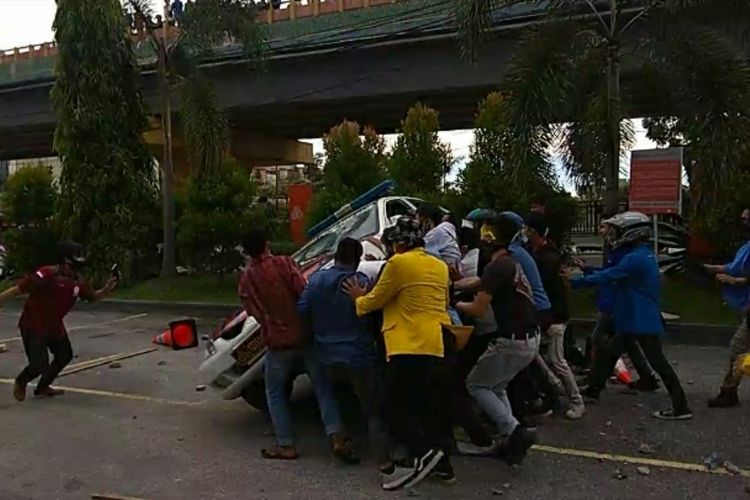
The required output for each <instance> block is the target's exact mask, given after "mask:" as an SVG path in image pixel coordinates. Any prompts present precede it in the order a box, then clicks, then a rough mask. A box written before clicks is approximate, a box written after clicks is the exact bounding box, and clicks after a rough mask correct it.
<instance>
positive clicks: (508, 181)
mask: <svg viewBox="0 0 750 500" xmlns="http://www.w3.org/2000/svg"><path fill="white" fill-rule="evenodd" d="M505 109H506V108H505V97H504V96H503V95H502V94H501V93H499V92H495V93H492V94H490V95H489V96H487V98H486V99H485V100H484V101H483V102H482V103H481V105H480V107H479V113H478V114H477V120H476V130H475V139H474V145H473V147H472V150H471V158H470V161H469V163H468V164H467V165H466V167H465V168H464V169H463V170H462V171H461V172H460V173H459V175H458V182H457V191H458V192H457V193H455V192H454V193H450V194H449V196H448V199H447V203H448V205H450V208H451V210H453V211H455V212H456V213H467V212H468V211H470V210H472V209H474V208H478V207H479V208H491V209H495V210H500V211H503V210H512V211H515V212H518V213H520V214H523V213H525V212H527V211H528V210H529V208H530V206H531V202H532V201H533V199H534V198H538V197H543V198H544V199H545V200H546V202H547V207H548V210H547V213H548V215H549V217H550V225H551V226H553V228H554V230H555V234H554V235H552V236H553V237H555V238H556V240H557V241H562V239H563V236H564V234H566V233H567V232H568V231H569V230H570V229H571V228H572V227H573V225H574V224H575V215H576V205H575V202H574V200H573V199H572V197H571V196H570V195H569V194H568V193H566V192H565V190H564V189H562V187H561V186H560V185H559V183H558V180H557V175H556V173H555V167H554V165H553V163H552V161H551V158H550V157H549V154H548V153H547V151H545V150H540V149H537V150H531V151H528V152H526V153H525V154H524V157H523V163H521V165H525V166H526V168H519V164H518V163H513V162H511V161H508V160H507V159H506V158H509V157H512V154H513V153H512V152H511V150H512V149H514V148H515V146H514V144H513V141H512V136H511V132H510V131H509V127H508V126H507V124H506V122H505V119H504V116H503V112H504V111H505Z"/></svg>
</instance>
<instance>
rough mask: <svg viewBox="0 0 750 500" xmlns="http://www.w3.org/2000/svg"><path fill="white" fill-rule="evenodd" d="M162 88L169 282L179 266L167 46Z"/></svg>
mask: <svg viewBox="0 0 750 500" xmlns="http://www.w3.org/2000/svg"><path fill="white" fill-rule="evenodd" d="M159 87H160V92H161V125H162V126H161V130H162V142H163V143H164V154H163V156H162V164H161V169H162V176H161V197H162V216H163V222H162V224H163V227H164V235H163V245H162V261H161V277H162V278H169V277H172V276H175V275H176V274H177V264H176V259H175V253H176V249H175V222H174V217H175V214H174V165H173V164H172V103H171V101H170V96H169V79H168V77H167V55H166V46H165V45H163V46H161V47H159Z"/></svg>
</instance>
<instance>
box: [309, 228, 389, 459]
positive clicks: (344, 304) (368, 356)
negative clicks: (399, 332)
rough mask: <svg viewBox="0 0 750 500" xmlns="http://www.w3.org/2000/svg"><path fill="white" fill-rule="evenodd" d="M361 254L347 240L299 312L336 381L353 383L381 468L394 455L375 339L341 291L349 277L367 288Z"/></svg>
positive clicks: (311, 285) (314, 277) (312, 283)
mask: <svg viewBox="0 0 750 500" xmlns="http://www.w3.org/2000/svg"><path fill="white" fill-rule="evenodd" d="M362 253H363V249H362V244H361V243H360V242H359V241H357V240H355V239H353V238H344V239H342V240H341V241H340V242H339V245H338V248H337V249H336V255H335V258H334V260H335V262H334V265H333V267H330V268H328V269H322V270H320V271H318V272H316V273H315V274H313V275H312V276H311V277H310V280H309V282H308V284H307V286H306V287H305V290H304V291H303V292H302V295H301V296H300V299H299V302H298V303H297V310H298V311H299V314H300V317H301V318H302V320H303V321H304V322H305V323H306V324H307V325H308V326H309V327H310V330H311V331H312V338H313V343H314V345H315V348H316V350H317V352H318V355H319V358H320V362H321V364H322V365H323V369H324V371H325V373H326V375H327V377H328V379H329V381H330V382H331V383H333V384H335V385H340V384H347V385H350V386H351V387H352V389H353V390H354V392H355V394H356V395H357V398H358V399H359V403H360V406H361V407H362V412H363V414H364V415H365V416H366V417H367V419H368V424H369V429H370V437H371V440H372V445H373V448H374V449H375V453H376V455H377V459H378V462H379V464H380V466H381V468H387V467H388V466H389V465H390V460H389V458H390V457H389V453H388V452H389V450H388V443H387V429H386V427H385V425H384V423H383V421H382V419H381V417H380V411H379V398H378V390H377V388H378V383H377V376H376V373H377V371H376V367H375V356H376V345H375V338H374V336H373V334H372V333H371V329H369V328H368V325H367V319H362V318H359V317H358V316H357V313H356V310H355V307H354V302H353V301H352V299H351V298H350V297H349V296H348V295H347V294H346V293H344V291H343V290H342V285H343V284H344V283H345V282H346V281H347V280H349V279H350V278H355V279H356V280H357V281H358V282H359V284H360V286H362V287H368V285H369V280H368V278H367V276H365V275H364V274H363V273H360V272H358V271H357V269H358V267H359V264H360V261H361V259H362Z"/></svg>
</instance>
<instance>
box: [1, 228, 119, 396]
mask: <svg viewBox="0 0 750 500" xmlns="http://www.w3.org/2000/svg"><path fill="white" fill-rule="evenodd" d="M85 262H86V259H85V257H84V249H83V246H81V245H79V244H78V243H73V242H70V241H69V242H63V243H60V245H59V247H58V263H57V265H54V266H45V267H41V268H39V269H38V270H37V271H36V272H34V273H31V274H29V275H27V276H25V277H24V278H22V279H21V280H20V281H19V282H18V284H17V285H16V286H14V287H13V288H9V289H8V290H6V291H5V292H3V293H2V294H0V303H3V302H5V301H6V300H8V299H11V298H14V297H17V296H19V295H28V297H27V299H26V303H25V304H24V307H23V313H22V314H21V320H20V321H19V323H18V327H19V328H20V330H21V339H22V340H23V347H24V350H25V351H26V357H27V358H28V361H29V364H28V366H26V368H24V370H23V371H22V372H21V373H20V374H19V375H18V377H16V382H15V385H14V387H13V397H15V398H16V400H17V401H24V400H25V399H26V386H27V385H28V384H29V382H31V381H32V380H34V379H35V378H37V377H38V376H40V375H41V377H42V378H41V380H40V381H39V384H38V385H37V387H36V389H35V390H34V394H35V395H36V396H41V397H54V396H60V395H62V394H64V391H63V390H61V389H55V388H53V387H52V382H54V380H55V379H56V378H57V376H58V375H59V374H60V372H61V371H62V370H63V369H64V368H65V367H66V366H67V364H68V363H70V360H71V359H73V348H72V346H71V345H70V339H69V338H68V334H67V332H66V330H65V324H64V322H63V319H64V318H65V316H66V315H67V314H68V312H69V311H70V310H71V309H72V307H73V305H74V304H75V303H76V301H77V300H78V299H83V300H86V301H88V302H97V301H99V300H101V299H103V298H104V297H106V296H107V294H109V292H111V291H112V290H114V289H115V287H116V286H117V277H116V276H115V275H113V276H112V277H111V278H110V280H109V281H108V282H107V284H106V285H105V286H104V288H102V289H100V290H94V289H93V288H92V287H91V285H90V284H89V283H88V282H87V281H85V280H83V279H82V278H81V277H80V276H79V274H78V273H79V272H80V270H81V268H82V266H83V265H84V264H85ZM48 351H49V352H51V353H52V355H53V359H52V362H51V363H50V362H49V354H48Z"/></svg>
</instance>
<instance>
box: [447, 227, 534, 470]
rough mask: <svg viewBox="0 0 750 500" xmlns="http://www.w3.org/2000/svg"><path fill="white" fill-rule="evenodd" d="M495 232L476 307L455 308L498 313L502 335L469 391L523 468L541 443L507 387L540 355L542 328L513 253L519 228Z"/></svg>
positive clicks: (480, 365)
mask: <svg viewBox="0 0 750 500" xmlns="http://www.w3.org/2000/svg"><path fill="white" fill-rule="evenodd" d="M490 227H491V231H492V233H493V236H494V242H493V247H492V249H491V253H492V257H491V261H490V263H489V264H487V265H486V267H485V268H484V271H483V272H482V284H481V288H480V290H479V292H478V293H477V295H476V296H475V297H474V300H473V302H459V303H458V304H456V309H458V310H459V311H461V312H463V313H465V314H468V315H471V316H474V317H480V316H482V315H484V314H485V311H486V310H487V307H488V306H490V305H491V307H492V310H493V312H494V315H495V321H496V323H497V331H496V332H495V333H493V334H491V335H492V337H493V338H492V340H491V341H490V342H489V345H488V346H487V349H486V350H485V352H484V354H482V356H481V357H480V358H479V361H478V362H477V364H476V366H475V367H474V368H473V369H472V371H471V373H469V376H468V377H467V379H466V388H467V389H468V391H469V394H471V396H472V397H473V398H474V399H475V400H476V402H477V404H479V406H480V407H481V408H482V409H483V410H484V411H485V412H486V413H487V415H488V416H489V417H490V418H491V419H492V421H493V422H494V423H495V424H496V425H497V428H498V430H499V431H500V434H501V436H503V437H504V438H506V437H507V439H508V442H507V455H506V456H507V460H508V463H509V464H510V465H518V464H520V463H521V462H522V461H523V459H524V458H525V456H526V453H527V452H528V450H529V448H530V447H531V446H532V445H533V444H534V442H536V434H535V433H533V432H531V431H529V430H527V429H525V428H523V427H522V426H520V425H519V423H518V421H517V420H516V419H515V417H514V416H513V412H512V409H511V406H510V402H509V401H508V395H507V393H506V387H507V386H508V383H509V382H510V381H511V380H513V378H514V377H515V376H516V375H517V374H518V373H519V372H520V371H521V370H523V369H524V368H526V367H527V366H529V364H530V363H531V362H532V360H533V359H534V357H535V356H536V355H537V353H538V351H539V329H538V327H537V320H536V308H535V307H534V299H533V296H532V291H531V285H529V282H528V280H527V279H526V276H525V275H524V274H523V271H522V270H521V267H520V266H519V265H518V264H517V263H516V262H515V261H514V260H513V258H512V257H511V256H510V252H509V250H508V245H509V244H510V242H511V241H512V239H513V237H514V235H515V234H516V232H517V226H516V224H515V223H514V222H513V221H512V220H510V219H509V218H507V217H498V218H496V219H495V220H493V222H492V224H491V225H490Z"/></svg>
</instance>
